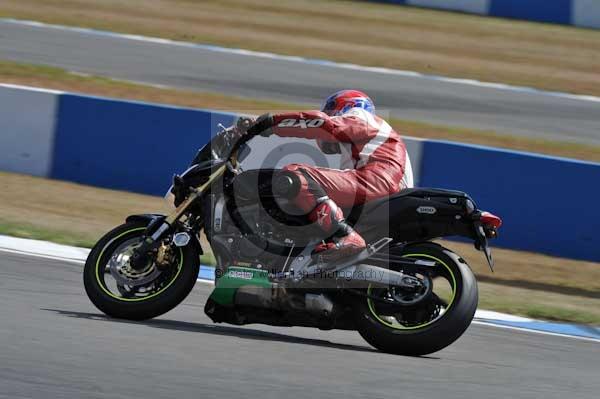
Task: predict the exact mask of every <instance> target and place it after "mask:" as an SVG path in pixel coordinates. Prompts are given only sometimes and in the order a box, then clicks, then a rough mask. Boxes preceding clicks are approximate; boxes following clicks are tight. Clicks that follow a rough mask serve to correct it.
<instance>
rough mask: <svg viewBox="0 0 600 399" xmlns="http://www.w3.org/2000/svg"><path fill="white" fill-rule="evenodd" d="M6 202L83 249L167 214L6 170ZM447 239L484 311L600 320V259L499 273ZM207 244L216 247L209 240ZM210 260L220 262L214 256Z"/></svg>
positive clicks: (521, 263)
mask: <svg viewBox="0 0 600 399" xmlns="http://www.w3.org/2000/svg"><path fill="white" fill-rule="evenodd" d="M0 204H1V206H0V234H7V235H13V236H18V237H25V238H33V239H42V240H48V241H53V242H58V243H62V244H68V245H76V246H83V247H90V246H91V245H93V244H94V243H95V241H96V240H97V239H98V238H99V237H100V236H101V235H103V234H104V233H105V232H107V231H108V230H110V229H111V228H113V227H115V226H116V225H118V224H120V223H123V221H124V220H125V217H126V216H127V215H129V214H133V213H145V212H159V213H160V212H166V211H167V208H166V207H165V206H164V202H163V200H162V199H161V198H159V197H152V196H147V195H140V194H133V193H128V192H121V191H114V190H107V189H100V188H95V187H89V186H84V185H80V184H74V183H68V182H62V181H54V180H48V179H42V178H36V177H31V176H24V175H18V174H13V173H5V172H0ZM65 204H67V206H65ZM443 244H444V245H446V246H448V247H449V248H451V249H453V250H455V251H456V252H458V253H459V254H461V255H462V256H463V257H464V258H465V259H466V260H467V262H468V263H469V265H470V266H471V267H472V269H473V270H474V272H475V274H476V275H477V277H478V279H479V281H480V283H479V287H480V305H481V307H482V308H485V309H490V310H497V311H502V312H507V313H513V314H519V315H524V316H529V317H536V318H543V319H550V320H560V321H571V322H578V323H589V324H600V264H598V263H593V262H582V261H574V260H569V259H560V258H554V257H550V256H545V255H540V254H534V253H527V252H517V251H510V250H505V249H496V250H495V258H496V262H497V267H496V273H495V274H493V275H492V274H491V273H490V272H489V269H488V268H487V264H486V263H485V260H484V258H483V256H482V254H481V253H479V252H477V251H475V250H474V249H473V246H472V245H468V244H463V243H456V242H447V241H445V242H443ZM202 245H203V248H205V249H208V248H209V246H208V243H207V242H206V240H205V239H204V238H203V239H202ZM207 252H208V251H207ZM202 260H203V262H206V263H213V262H214V259H212V254H210V253H207V254H206V256H205V257H203V259H202Z"/></svg>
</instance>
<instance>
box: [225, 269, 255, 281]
mask: <svg viewBox="0 0 600 399" xmlns="http://www.w3.org/2000/svg"><path fill="white" fill-rule="evenodd" d="M227 275H228V276H229V277H231V278H241V279H244V280H252V277H253V276H254V274H253V273H252V272H244V271H240V270H230V271H229V272H228V273H227Z"/></svg>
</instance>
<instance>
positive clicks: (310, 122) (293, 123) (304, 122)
mask: <svg viewBox="0 0 600 399" xmlns="http://www.w3.org/2000/svg"><path fill="white" fill-rule="evenodd" d="M324 123H325V120H324V119H284V120H282V121H281V122H279V125H277V127H299V128H300V129H307V128H311V127H321V126H323V124H324Z"/></svg>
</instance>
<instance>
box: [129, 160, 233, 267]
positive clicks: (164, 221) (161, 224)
mask: <svg viewBox="0 0 600 399" xmlns="http://www.w3.org/2000/svg"><path fill="white" fill-rule="evenodd" d="M226 169H227V166H226V165H222V166H220V167H219V168H217V170H215V172H214V173H213V174H211V175H210V177H209V178H208V180H207V181H206V183H204V184H202V185H201V186H200V187H198V188H193V189H192V193H191V194H190V195H189V196H188V197H187V198H186V199H185V201H183V202H182V203H181V204H180V205H179V206H178V207H177V209H175V211H174V212H172V213H171V214H170V215H168V216H166V217H165V216H157V217H155V218H154V219H153V220H152V221H151V222H150V224H149V225H148V227H147V228H146V231H145V232H144V240H143V241H142V243H141V244H140V245H139V246H138V247H137V248H135V249H134V250H133V253H132V254H131V258H130V266H131V268H132V269H134V270H142V269H144V267H146V265H147V264H148V257H149V254H150V251H153V250H154V249H156V248H157V247H158V246H159V245H160V242H161V240H162V239H163V237H164V236H165V235H166V234H168V233H171V232H172V230H173V226H175V225H177V222H178V221H179V219H181V217H182V216H183V215H184V214H185V213H186V212H187V210H188V209H189V208H190V207H191V206H192V205H193V204H194V203H195V202H196V201H197V200H198V199H200V198H201V197H202V194H203V193H204V192H205V191H206V189H207V188H208V187H210V185H211V184H212V183H213V182H214V181H215V180H216V179H218V178H219V177H221V176H222V175H223V174H224V173H225V170H226Z"/></svg>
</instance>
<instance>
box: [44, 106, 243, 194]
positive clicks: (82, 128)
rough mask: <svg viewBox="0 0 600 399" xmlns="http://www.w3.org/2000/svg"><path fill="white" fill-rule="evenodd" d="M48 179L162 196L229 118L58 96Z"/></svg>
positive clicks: (228, 123)
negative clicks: (177, 175)
mask: <svg viewBox="0 0 600 399" xmlns="http://www.w3.org/2000/svg"><path fill="white" fill-rule="evenodd" d="M57 119H58V122H57V128H56V133H55V142H54V162H53V164H52V168H51V171H50V177H52V178H55V179H62V180H70V181H75V182H79V183H85V184H91V185H94V186H99V187H107V188H115V189H121V190H129V191H135V192H140V193H145V194H153V195H161V194H164V193H165V191H166V190H167V188H168V186H169V182H170V181H171V177H172V175H173V173H175V172H180V171H182V170H185V168H186V167H187V166H188V165H189V162H190V160H191V159H192V158H193V157H194V155H195V153H196V151H197V150H198V148H199V147H200V146H202V145H203V144H204V143H206V142H207V141H208V140H209V138H210V135H211V132H214V131H216V129H217V124H218V123H222V124H224V125H226V126H228V125H231V123H232V122H233V119H234V115H233V114H224V113H214V112H209V111H202V110H195V109H186V108H179V107H169V106H164V105H152V104H145V103H137V102H127V101H116V100H110V99H105V98H95V97H86V96H78V95H71V94H63V95H61V96H60V100H59V111H58V117H57Z"/></svg>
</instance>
